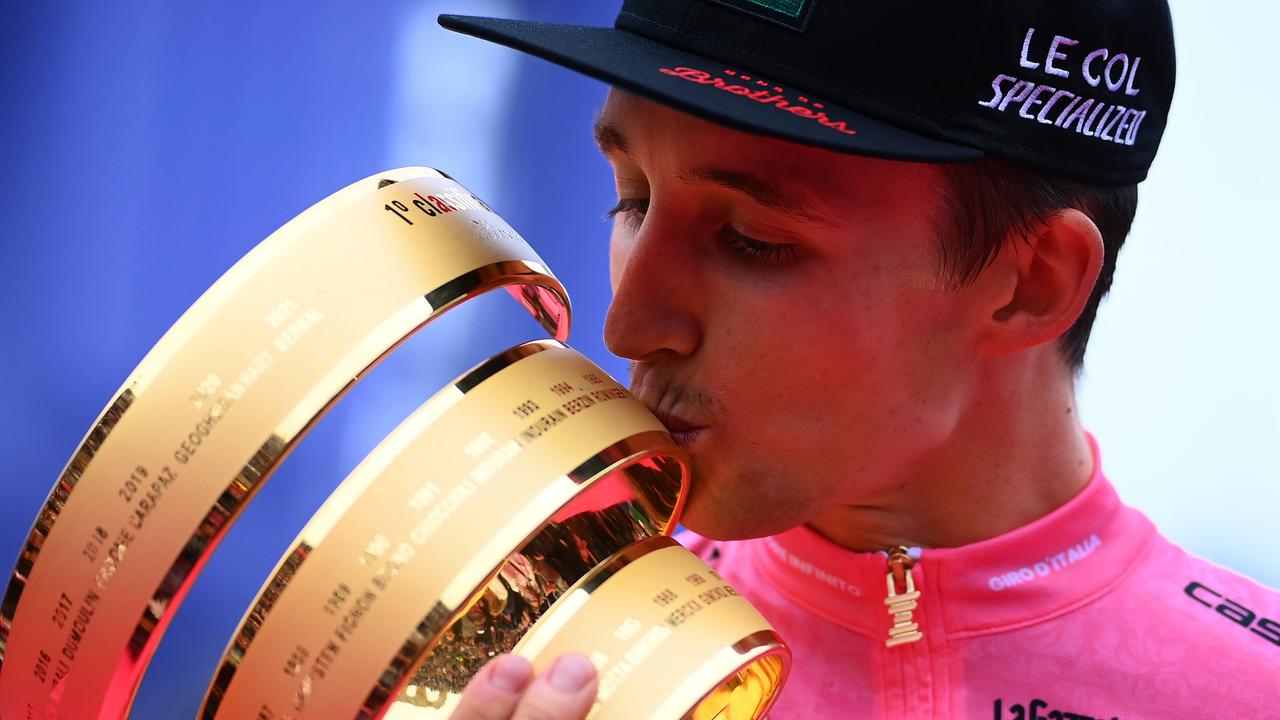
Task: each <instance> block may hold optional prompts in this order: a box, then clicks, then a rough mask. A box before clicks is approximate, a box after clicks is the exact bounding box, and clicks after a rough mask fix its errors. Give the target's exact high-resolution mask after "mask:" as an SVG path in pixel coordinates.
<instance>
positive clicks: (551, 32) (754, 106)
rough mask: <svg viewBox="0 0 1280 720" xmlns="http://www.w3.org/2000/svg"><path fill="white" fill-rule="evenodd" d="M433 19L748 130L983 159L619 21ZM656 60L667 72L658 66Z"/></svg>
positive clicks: (825, 143)
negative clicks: (595, 24) (665, 42)
mask: <svg viewBox="0 0 1280 720" xmlns="http://www.w3.org/2000/svg"><path fill="white" fill-rule="evenodd" d="M439 22H440V24H441V25H443V26H444V27H446V28H448V29H450V30H455V31H457V32H461V33H466V34H468V35H473V36H475V37H478V38H481V39H483V40H489V41H491V42H495V43H499V44H502V45H506V46H508V47H511V48H514V49H516V50H520V51H522V52H526V53H529V54H531V55H536V56H538V57H540V58H543V59H545V60H549V61H551V62H553V63H556V64H558V65H563V66H564V67H567V68H569V69H571V70H576V71H578V72H580V73H583V74H586V75H589V76H591V77H594V78H597V79H599V80H603V81H605V82H607V83H609V84H611V85H614V86H617V87H619V88H623V89H625V90H628V91H630V92H633V93H637V94H639V95H642V96H644V97H647V98H649V99H652V100H655V101H657V102H660V103H662V104H664V105H669V106H671V107H674V108H676V109H678V110H682V111H684V112H687V113H689V114H691V115H696V116H698V117H701V118H704V119H707V120H711V121H713V122H717V123H721V124H724V125H727V126H729V127H733V128H736V129H738V130H743V131H746V132H749V133H756V134H760V135H768V136H772V137H777V138H782V139H784V140H791V141H794V142H798V143H802V144H805V145H812V146H816V147H820V148H824V149H827V150H834V151H837V152H844V153H852V154H856V155H867V156H870V157H878V158H886V159H889V160H913V161H922V162H970V161H974V160H981V159H982V158H983V152H982V151H981V150H978V149H977V148H972V147H968V146H965V145H957V144H955V143H950V142H945V141H942V140H935V139H933V138H930V137H925V136H923V135H918V134H916V133H913V132H910V131H907V130H903V129H901V128H898V127H895V126H893V125H890V124H888V123H885V122H882V121H880V120H876V119H875V118H872V117H868V116H866V115H863V114H862V113H859V112H856V111H854V110H851V109H849V108H847V107H842V106H840V105H839V104H836V103H832V102H828V101H827V100H825V99H823V98H821V97H815V96H814V95H811V94H809V93H808V92H803V91H800V90H797V89H795V88H791V87H788V86H786V85H783V84H782V83H778V82H775V81H774V80H772V79H770V78H764V77H759V76H756V75H753V74H749V72H747V73H742V72H738V71H737V70H734V69H731V68H726V67H725V66H724V63H723V62H721V61H718V60H714V59H711V58H707V57H704V56H701V55H696V54H694V53H689V52H684V51H682V50H678V49H675V48H672V47H669V46H667V45H663V44H661V43H659V42H656V41H654V40H650V39H649V38H646V37H642V36H640V35H637V34H635V33H632V32H628V31H626V30H619V29H616V28H602V27H590V26H585V25H558V24H551V23H540V22H532V21H528V20H507V19H501V18H486V17H472V16H463V15H441V16H440V18H439ZM664 68H665V69H667V70H668V71H670V72H663V69H664ZM682 68H683V69H684V70H681V69H682ZM699 71H701V72H703V73H706V75H703V74H699ZM729 87H736V88H738V89H736V90H730V89H728V88H729ZM748 92H750V93H752V95H748V94H747V93H748ZM802 98H803V99H802Z"/></svg>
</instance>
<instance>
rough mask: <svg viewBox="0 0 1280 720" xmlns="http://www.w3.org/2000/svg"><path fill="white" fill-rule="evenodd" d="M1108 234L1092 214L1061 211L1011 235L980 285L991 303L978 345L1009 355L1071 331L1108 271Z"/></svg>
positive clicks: (979, 280)
mask: <svg viewBox="0 0 1280 720" xmlns="http://www.w3.org/2000/svg"><path fill="white" fill-rule="evenodd" d="M1103 254H1104V253H1103V246H1102V234H1101V233H1100V232H1098V226H1096V225H1094V224H1093V221H1092V220H1090V219H1089V217H1088V216H1087V215H1085V214H1084V213H1082V212H1080V211H1079V210H1075V209H1066V210H1060V211H1058V212H1057V213H1054V214H1053V215H1050V216H1048V217H1046V218H1044V219H1043V220H1041V221H1039V222H1037V223H1035V224H1033V225H1032V226H1031V232H1030V233H1029V234H1027V235H1026V236H1025V237H1014V238H1010V239H1009V241H1008V242H1006V243H1005V246H1004V248H1003V249H1002V250H1001V251H1000V254H999V255H998V256H997V257H996V259H995V262H993V263H992V264H991V266H990V267H989V268H987V270H986V271H984V272H983V273H982V275H981V276H979V279H978V284H980V285H982V286H983V287H981V288H976V289H978V290H979V293H980V295H981V297H982V300H983V302H984V303H985V309H984V310H983V316H982V317H981V318H980V320H979V322H980V324H981V329H980V332H979V336H978V349H979V351H981V352H983V353H984V354H989V355H1003V354H1007V353H1013V352H1018V351H1019V350H1025V349H1027V348H1029V347H1033V346H1035V345H1040V344H1042V343H1044V342H1047V341H1049V340H1053V339H1054V338H1057V337H1058V336H1060V335H1062V334H1063V333H1065V332H1066V331H1067V330H1068V329H1069V328H1070V327H1071V326H1072V324H1074V323H1075V321H1076V318H1078V317H1080V313H1081V312H1082V311H1083V310H1084V307H1085V305H1086V304H1087V303H1088V302H1089V296H1090V295H1091V294H1092V293H1093V286H1094V284H1096V283H1097V281H1098V275H1099V273H1101V271H1102V261H1103Z"/></svg>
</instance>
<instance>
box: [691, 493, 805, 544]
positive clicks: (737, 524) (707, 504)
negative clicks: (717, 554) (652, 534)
mask: <svg viewBox="0 0 1280 720" xmlns="http://www.w3.org/2000/svg"><path fill="white" fill-rule="evenodd" d="M680 524H681V525H683V526H685V527H686V528H688V529H690V530H692V531H693V532H695V533H697V534H699V535H701V536H703V537H705V538H709V539H711V540H750V539H752V538H758V537H767V536H769V535H776V534H778V533H781V532H785V531H787V530H790V529H792V528H794V527H797V526H799V525H802V524H804V519H803V518H794V519H793V518H788V517H782V516H779V515H774V514H770V513H768V512H761V509H760V508H759V507H754V508H753V507H744V506H739V504H738V503H717V502H713V501H711V499H710V498H705V497H699V496H698V495H697V494H696V493H695V494H694V495H693V496H692V497H690V498H689V501H688V503H687V504H686V505H685V508H684V512H683V513H682V514H681V516H680Z"/></svg>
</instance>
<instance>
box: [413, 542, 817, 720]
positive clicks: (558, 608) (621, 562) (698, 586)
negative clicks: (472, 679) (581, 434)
mask: <svg viewBox="0 0 1280 720" xmlns="http://www.w3.org/2000/svg"><path fill="white" fill-rule="evenodd" d="M567 651H578V652H584V653H586V654H587V655H588V656H589V657H590V658H591V659H592V662H593V663H595V665H596V668H597V670H598V671H599V672H600V686H599V690H598V693H597V700H596V703H595V705H594V706H593V707H592V710H591V714H590V715H589V716H588V717H591V718H598V719H599V720H640V719H641V718H644V719H646V720H648V719H650V718H671V719H674V718H697V719H699V720H702V719H703V718H721V719H723V720H730V719H732V720H754V719H755V718H759V717H763V716H764V714H765V713H766V712H768V709H769V707H770V706H771V705H772V703H773V700H774V699H775V697H776V696H777V693H778V691H779V690H780V689H781V686H782V683H783V682H784V681H785V679H786V675H787V672H788V670H789V668H790V664H791V663H790V659H791V656H790V651H789V650H788V649H787V647H786V645H785V644H783V642H782V641H781V639H780V638H778V636H777V635H776V634H775V633H774V631H773V629H772V628H771V627H770V626H769V623H768V622H767V621H766V620H765V619H764V618H763V617H762V616H761V615H760V614H759V612H757V611H756V610H755V608H753V607H751V605H750V603H748V602H747V601H746V600H745V599H744V598H742V597H741V596H740V595H739V594H738V593H737V591H736V590H735V589H734V588H733V587H732V586H730V585H729V584H728V583H727V582H725V581H724V579H723V578H721V577H720V575H719V574H717V573H716V572H715V570H713V569H711V568H710V567H708V566H707V565H706V563H704V562H703V561H702V560H701V559H699V558H698V557H697V556H696V555H694V554H693V553H691V552H689V551H688V550H686V549H685V548H683V547H681V546H680V545H679V544H678V543H676V542H675V541H674V540H672V539H671V538H669V537H663V536H656V537H651V538H647V539H645V540H641V541H639V542H637V543H635V544H634V545H631V546H630V547H627V548H625V549H623V550H622V551H620V552H618V553H616V554H615V555H613V556H612V557H610V558H609V559H607V560H606V561H605V562H604V563H602V564H601V565H600V566H599V567H597V568H596V569H594V570H593V571H592V572H591V573H589V574H588V575H586V576H584V577H583V578H582V579H581V580H579V581H578V583H576V584H575V585H574V586H573V587H571V588H569V590H568V591H567V592H565V593H564V595H563V596H562V597H561V598H560V599H559V600H558V601H557V603H556V604H555V605H553V606H552V607H551V608H550V610H549V611H548V612H546V613H545V614H544V615H543V616H542V617H541V618H540V619H539V620H538V622H537V623H536V624H535V625H534V626H533V627H532V628H531V629H530V630H529V631H528V633H527V634H526V635H525V636H524V638H523V639H522V640H521V641H520V643H518V644H517V645H516V646H515V652H517V653H519V654H521V655H524V656H526V657H528V658H529V659H530V660H531V661H532V662H533V664H534V667H535V668H537V669H539V670H541V669H543V668H544V667H546V665H547V664H548V663H550V662H551V661H552V660H553V659H554V658H555V657H557V656H559V655H560V654H562V653H564V652H567ZM450 700H452V701H453V702H456V699H454V698H450ZM450 706H451V703H449V704H446V705H445V706H444V708H442V709H448V708H449V707H450ZM388 717H389V718H395V719H396V720H399V719H400V718H410V717H412V718H423V717H427V715H426V714H421V713H419V714H412V713H409V712H407V709H405V710H401V708H400V707H399V706H397V712H396V713H392V714H389V715H388ZM431 717H436V716H434V715H432V716H431Z"/></svg>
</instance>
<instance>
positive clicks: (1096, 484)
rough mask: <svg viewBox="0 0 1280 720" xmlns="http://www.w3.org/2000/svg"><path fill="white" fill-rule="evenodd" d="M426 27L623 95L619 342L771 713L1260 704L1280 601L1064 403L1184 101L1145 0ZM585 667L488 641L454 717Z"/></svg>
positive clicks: (1151, 713)
mask: <svg viewBox="0 0 1280 720" xmlns="http://www.w3.org/2000/svg"><path fill="white" fill-rule="evenodd" d="M441 22H442V23H443V24H444V25H445V26H446V27H450V28H452V29H455V30H460V31H463V32H467V33H470V34H473V35H477V36H479V37H482V38H485V39H489V40H493V41H496V42H500V43H504V44H507V45H510V46H512V47H515V48H518V49H521V50H524V51H527V52H531V53H534V54H537V55H540V56H542V57H545V58H548V59H550V60H552V61H555V62H558V63H560V64H563V65H566V66H568V67H570V68H573V69H576V70H579V71H582V72H585V73H588V74H590V75H593V76H595V77H598V78H601V79H603V80H605V81H607V82H609V83H611V84H612V85H613V86H614V87H615V89H614V90H613V91H612V92H611V93H610V95H609V99H608V101H607V102H606V104H605V107H604V109H603V111H602V112H601V115H600V119H599V121H598V123H597V126H596V140H597V142H598V143H599V144H600V147H601V150H602V151H603V152H604V154H605V156H606V157H607V158H608V160H609V162H610V163H611V165H612V166H613V169H614V173H615V179H616V183H617V190H618V198H619V202H618V206H617V208H616V209H615V210H616V212H615V224H614V229H613V234H612V238H611V244H610V260H611V273H612V284H613V290H614V298H613V303H612V305H611V306H610V310H609V316H608V320H607V324H606V330H605V335H606V342H607V344H608V346H609V347H610V349H611V350H612V351H613V352H615V353H617V354H619V355H621V356H623V357H627V358H630V359H631V360H633V361H634V364H633V375H632V389H633V391H634V392H635V394H636V395H637V396H638V397H639V398H640V399H641V400H643V401H644V402H645V403H646V404H647V405H649V407H650V408H652V409H653V410H654V411H655V413H657V414H658V415H659V417H661V418H662V419H663V421H664V422H665V423H666V424H667V425H668V427H670V429H671V430H672V431H673V434H674V436H675V437H676V438H677V440H679V441H680V442H681V443H682V444H683V445H685V447H687V448H688V449H689V451H690V453H691V455H692V457H693V461H694V478H695V480H694V485H693V488H692V492H691V495H690V499H689V504H688V508H687V510H686V514H685V516H684V523H685V524H686V525H687V526H688V527H689V528H690V529H691V530H692V531H694V532H695V533H698V534H697V535H691V536H687V537H685V538H684V540H685V541H686V543H687V544H689V545H690V546H691V547H692V548H694V549H695V550H696V551H698V552H699V553H700V554H702V555H703V557H704V558H706V559H707V560H708V561H709V562H712V563H713V564H714V565H715V566H716V567H717V568H718V569H719V570H720V572H721V573H722V574H723V575H725V576H726V578H727V579H729V580H730V581H731V582H733V583H734V584H735V585H736V586H737V587H738V588H739V589H740V590H741V591H742V592H743V594H744V595H746V596H747V597H748V598H750V599H751V600H752V602H753V603H754V604H755V605H756V606H757V607H758V608H760V610H761V611H762V612H763V613H764V614H765V616H766V617H768V618H769V619H770V621H771V622H772V623H773V624H774V625H775V627H777V629H778V630H779V632H780V633H781V634H782V635H783V636H784V637H785V638H786V639H787V640H788V642H789V643H790V644H791V646H792V649H793V651H794V655H795V665H794V669H793V674H792V677H791V679H790V681H789V683H788V686H787V688H786V690H785V691H784V693H783V695H782V697H781V699H780V700H779V701H778V703H777V704H776V705H775V707H774V709H773V711H772V713H771V716H773V717H778V718H782V717H799V718H805V717H856V718H862V717H867V718H916V717H947V718H952V717H954V718H966V717H995V718H996V719H997V720H1000V719H1001V718H1024V717H1028V718H1031V717H1063V718H1066V717H1106V718H1135V717H1162V718H1179V717H1186V718H1191V717H1205V716H1208V715H1232V716H1240V717H1264V716H1268V715H1269V714H1271V715H1273V714H1274V713H1275V709H1274V702H1275V697H1276V694H1277V692H1280V598H1278V597H1277V595H1276V594H1275V593H1274V592H1272V591H1269V590H1266V589H1264V588H1262V587H1260V586H1258V585H1256V584H1255V583H1252V582H1251V581H1249V580H1247V579H1244V578H1241V577H1239V576H1237V575H1234V574H1232V573H1230V572H1229V571H1226V570H1223V569H1221V568H1217V567H1214V566H1212V565H1210V564H1208V563H1206V562H1205V561H1203V560H1200V559H1198V558H1195V557H1192V556H1189V555H1187V554H1186V553H1184V552H1183V551H1181V550H1180V549H1178V548H1177V547H1176V546H1174V545H1172V544H1171V543H1170V542H1168V541H1167V540H1166V539H1164V538H1163V537H1161V536H1160V535H1159V534H1158V533H1157V532H1156V531H1155V529H1154V528H1153V527H1152V526H1151V524H1150V522H1149V521H1147V520H1146V518H1145V517H1143V516H1142V515H1141V514H1140V513H1138V512H1137V511H1135V510H1132V509H1130V508H1127V507H1125V506H1123V505H1121V504H1120V503H1119V501H1118V499H1117V497H1116V494H1115V492H1114V490H1113V489H1112V487H1111V485H1110V484H1109V482H1108V481H1107V479H1106V477H1105V476H1104V475H1103V472H1102V468H1101V464H1100V457H1099V451H1098V448H1097V445H1096V443H1095V442H1094V441H1093V439H1092V438H1091V437H1090V436H1089V435H1087V434H1086V433H1085V432H1084V431H1083V430H1082V429H1081V427H1080V424H1079V421H1078V418H1077V415H1076V411H1075V401H1074V389H1073V379H1074V376H1075V373H1076V371H1077V370H1078V369H1079V367H1080V365H1081V363H1082V361H1083V355H1084V348H1085V343H1086V341H1087V339H1088V335H1089V330H1090V327H1091V325H1092V322H1093V318H1094V314H1095V312H1096V310H1097V306H1098V302H1099V300H1100V298H1101V297H1102V295H1103V294H1105V292H1106V290H1107V289H1108V287H1109V286H1110V282H1111V275H1112V272H1113V270H1114V267H1115V260H1116V255H1117V253H1118V251H1119V248H1120V245H1121V244H1122V243H1123V240H1124V237H1125V235H1126V234H1127V233H1128V230H1129V224H1130V222H1131V221H1132V218H1133V213H1134V210H1135V208H1136V202H1137V190H1136V183H1137V182H1139V181H1140V180H1142V179H1143V178H1144V177H1145V176H1146V172H1147V168H1148V166H1149V165H1150V163H1151V160H1152V158H1153V157H1154V155H1155V152H1156V148H1157V146H1158V144H1159V140H1160V136H1161V133H1162V132H1163V129H1164V125H1165V120H1166V117H1167V113H1168V108H1169V104H1170V101H1171V98H1172V94H1173V84H1174V54H1173V41H1172V31H1171V27H1170V20H1169V14H1168V8H1167V6H1166V5H1165V3H1164V2H1141V3H1140V2H1136V1H1135V2H1113V1H1104V0H1089V1H1087V2H1075V3H1047V2H1042V1H1039V0H1037V1H1034V2H1010V1H1003V2H1002V1H998V0H988V1H987V2H981V3H925V4H923V5H922V4H920V3H869V2H863V1H859V2H836V1H835V0H680V1H678V2H657V1H656V0H628V2H626V3H625V4H624V6H623V8H622V11H621V13H620V14H619V16H618V20H617V23H616V26H615V28H608V29H606V28H585V27H571V26H552V25H544V24H536V23H527V22H516V21H506V20H492V19H483V18H458V17H450V16H445V17H442V19H441ZM908 581H910V583H911V584H912V585H913V586H914V588H915V589H916V590H918V591H919V592H920V593H921V596H920V600H919V602H918V607H917V609H916V610H915V611H914V612H913V616H912V618H911V620H912V621H913V622H914V623H915V629H914V631H911V630H910V629H905V630H904V629H898V630H894V629H893V627H892V626H893V619H892V618H891V616H890V615H889V614H888V613H887V612H886V604H885V596H886V594H887V592H888V588H889V587H890V586H892V587H893V592H905V591H906V590H907V583H908ZM595 682H596V680H595V675H594V672H593V670H592V669H591V667H590V665H589V663H587V661H586V660H585V659H584V658H582V657H578V656H573V655H570V656H565V657H564V658H562V659H561V660H560V661H559V662H557V663H554V664H553V665H552V667H551V668H550V669H549V670H548V671H547V673H545V674H544V675H543V676H542V677H539V678H536V679H535V678H533V677H532V672H531V670H530V669H529V667H528V666H527V664H525V663H523V661H520V660H519V659H516V658H506V657H504V658H500V659H499V660H498V661H495V662H494V663H492V664H491V665H490V666H489V668H487V669H486V670H485V671H483V672H482V673H481V674H480V675H479V676H477V679H476V680H475V681H474V682H473V683H472V685H471V687H470V688H469V690H468V692H467V694H466V695H465V696H464V700H463V702H462V704H461V706H460V708H459V709H458V711H457V714H456V715H455V717H458V718H465V719H473V718H484V719H486V720H490V719H495V718H509V717H514V718H553V717H554V718H561V717H563V718H580V717H583V715H584V714H585V712H586V710H587V708H588V707H589V705H590V702H591V699H592V697H593V696H594V692H595ZM655 692H661V689H660V688H659V689H655Z"/></svg>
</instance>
